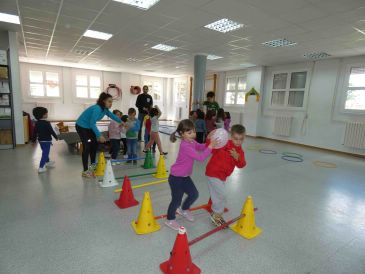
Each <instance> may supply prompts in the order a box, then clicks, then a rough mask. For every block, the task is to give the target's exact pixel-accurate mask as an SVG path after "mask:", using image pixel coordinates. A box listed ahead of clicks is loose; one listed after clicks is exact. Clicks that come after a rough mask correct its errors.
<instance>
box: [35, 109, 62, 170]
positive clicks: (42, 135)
mask: <svg viewBox="0 0 365 274" xmlns="http://www.w3.org/2000/svg"><path fill="white" fill-rule="evenodd" d="M33 116H34V118H36V120H37V122H36V124H35V127H34V131H33V138H32V141H33V142H36V140H37V139H38V142H39V145H40V147H41V150H42V158H41V161H40V163H39V168H38V173H44V172H46V171H47V167H54V165H55V162H54V161H50V160H49V152H50V150H51V145H52V136H53V138H55V139H56V140H58V137H57V135H56V133H55V132H54V130H53V128H52V126H51V123H50V122H48V121H47V118H48V110H47V109H46V108H44V107H35V108H34V109H33Z"/></svg>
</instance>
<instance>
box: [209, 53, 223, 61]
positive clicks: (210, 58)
mask: <svg viewBox="0 0 365 274" xmlns="http://www.w3.org/2000/svg"><path fill="white" fill-rule="evenodd" d="M221 58H223V57H222V56H218V55H213V54H209V55H208V56H207V59H208V60H217V59H221Z"/></svg>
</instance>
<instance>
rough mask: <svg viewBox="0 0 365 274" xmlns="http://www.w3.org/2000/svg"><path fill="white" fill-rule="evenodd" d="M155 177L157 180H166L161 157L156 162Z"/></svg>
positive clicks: (163, 162) (163, 160)
mask: <svg viewBox="0 0 365 274" xmlns="http://www.w3.org/2000/svg"><path fill="white" fill-rule="evenodd" d="M155 177H156V178H158V179H163V178H167V172H166V166H165V158H164V157H163V156H162V155H160V159H159V160H158V164H157V170H156V175H155Z"/></svg>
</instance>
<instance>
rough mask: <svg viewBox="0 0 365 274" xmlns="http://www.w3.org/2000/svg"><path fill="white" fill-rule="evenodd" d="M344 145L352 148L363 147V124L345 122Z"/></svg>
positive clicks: (364, 140) (364, 130) (364, 143)
mask: <svg viewBox="0 0 365 274" xmlns="http://www.w3.org/2000/svg"><path fill="white" fill-rule="evenodd" d="M343 144H344V146H347V147H353V148H362V149H364V148H365V124H364V123H356V122H349V123H346V130H345V140H344V143H343Z"/></svg>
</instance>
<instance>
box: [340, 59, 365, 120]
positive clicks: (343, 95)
mask: <svg viewBox="0 0 365 274" xmlns="http://www.w3.org/2000/svg"><path fill="white" fill-rule="evenodd" d="M359 67H365V62H362V63H351V64H347V65H345V68H344V70H343V72H342V84H341V85H340V104H341V106H340V113H342V114H352V115H365V109H346V100H347V92H348V90H349V89H350V88H349V80H350V75H351V69H352V68H359ZM352 89H356V88H352Z"/></svg>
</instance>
